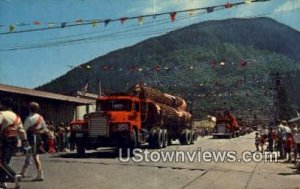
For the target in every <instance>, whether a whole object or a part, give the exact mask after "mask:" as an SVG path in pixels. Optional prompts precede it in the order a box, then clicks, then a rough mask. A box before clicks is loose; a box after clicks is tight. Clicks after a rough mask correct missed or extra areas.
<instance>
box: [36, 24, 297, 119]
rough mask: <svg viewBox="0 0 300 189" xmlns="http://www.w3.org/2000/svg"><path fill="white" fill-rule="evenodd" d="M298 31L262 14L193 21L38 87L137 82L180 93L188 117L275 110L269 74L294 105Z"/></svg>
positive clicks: (112, 86) (116, 87)
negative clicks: (190, 113)
mask: <svg viewBox="0 0 300 189" xmlns="http://www.w3.org/2000/svg"><path fill="white" fill-rule="evenodd" d="M299 52H300V33H299V32H297V31H294V30H293V29H291V28H289V27H287V26H285V25H282V24H280V23H277V22H276V21H274V20H271V19H267V18H258V19H230V20H224V21H209V22H204V23H199V24H195V25H192V26H189V27H186V28H183V29H180V30H177V31H173V32H170V33H168V34H166V35H164V36H160V37H156V38H152V39H148V40H146V41H143V42H141V43H139V44H136V45H134V46H132V47H127V48H124V49H120V50H117V51H114V52H111V53H109V54H107V55H104V56H101V57H98V58H96V59H94V60H91V61H89V62H87V63H85V64H82V65H81V66H79V67H77V68H75V69H73V70H71V71H69V72H68V73H66V74H65V75H63V76H61V77H59V78H57V79H55V80H53V81H51V82H50V83H48V84H46V85H44V86H41V87H39V89H40V90H46V91H52V92H57V93H63V94H72V93H74V92H75V91H77V90H80V89H81V88H82V87H83V86H84V85H85V84H87V83H88V91H89V92H93V93H97V91H98V83H99V81H101V83H102V87H103V89H104V91H107V92H111V91H118V92H122V91H126V90H127V89H128V88H129V87H131V86H132V85H133V84H135V83H137V82H143V83H146V84H148V85H150V86H153V87H155V88H159V89H161V90H162V91H163V92H167V93H172V94H176V95H180V96H182V97H184V98H185V99H187V100H188V101H189V103H190V105H191V108H192V111H193V114H194V117H203V116H205V115H206V114H208V113H213V112H214V111H216V110H218V109H223V108H228V109H232V110H234V111H236V112H238V113H239V114H246V115H250V116H254V117H255V116H257V115H262V114H264V115H268V116H271V114H272V112H274V99H275V97H276V96H278V93H277V92H278V90H277V91H276V90H275V89H276V88H275V84H276V83H275V80H276V78H275V77H274V75H279V76H280V79H281V80H282V82H281V83H282V85H281V86H280V87H281V88H282V90H284V91H286V100H283V101H282V102H283V103H285V104H286V106H287V109H288V110H289V111H286V112H287V113H288V112H291V111H292V109H298V106H299V102H297V100H295V95H297V94H298V93H297V92H299V91H300V89H299V88H298V87H297V86H294V85H293V83H295V82H296V79H295V78H296V75H297V72H296V71H297V70H298V69H299V66H300V54H299Z"/></svg>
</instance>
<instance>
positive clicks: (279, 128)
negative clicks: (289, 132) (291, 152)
mask: <svg viewBox="0 0 300 189" xmlns="http://www.w3.org/2000/svg"><path fill="white" fill-rule="evenodd" d="M286 125H287V122H286V121H285V120H283V121H281V122H280V124H279V125H278V126H277V137H278V139H277V147H278V150H279V159H285V158H286V154H285V152H284V135H285V132H286V129H285V126H286Z"/></svg>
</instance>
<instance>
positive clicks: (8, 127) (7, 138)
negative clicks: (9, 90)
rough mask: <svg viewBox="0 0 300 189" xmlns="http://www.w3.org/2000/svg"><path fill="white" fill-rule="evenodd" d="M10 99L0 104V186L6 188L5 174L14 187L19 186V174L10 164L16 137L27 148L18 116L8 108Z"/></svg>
mask: <svg viewBox="0 0 300 189" xmlns="http://www.w3.org/2000/svg"><path fill="white" fill-rule="evenodd" d="M11 105H12V99H4V100H3V101H2V102H1V105H0V138H1V141H0V143H1V155H0V158H1V161H0V167H1V168H0V187H1V188H6V183H5V182H6V181H7V176H8V177H10V179H13V180H14V182H15V183H16V188H18V187H20V185H19V179H20V175H19V174H17V173H16V172H15V171H14V170H13V169H12V168H11V167H10V166H9V163H10V160H11V157H12V155H13V154H14V152H15V150H16V148H17V142H18V137H20V139H21V140H22V143H23V147H25V148H24V149H25V150H27V151H28V150H29V148H30V147H29V144H28V141H27V137H26V133H25V131H24V129H23V124H22V121H21V119H20V117H19V116H18V115H17V114H16V113H14V112H13V111H12V110H11V109H10V108H11Z"/></svg>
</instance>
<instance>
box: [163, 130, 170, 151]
mask: <svg viewBox="0 0 300 189" xmlns="http://www.w3.org/2000/svg"><path fill="white" fill-rule="evenodd" d="M162 131H163V148H165V147H167V146H168V143H169V135H168V130H167V129H163V130H162Z"/></svg>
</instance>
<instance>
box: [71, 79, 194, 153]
mask: <svg viewBox="0 0 300 189" xmlns="http://www.w3.org/2000/svg"><path fill="white" fill-rule="evenodd" d="M96 107H97V111H96V112H93V113H89V114H86V115H85V116H84V120H81V121H73V122H72V123H71V140H72V141H73V142H74V143H75V145H76V146H77V154H78V155H80V156H82V155H84V154H85V150H86V149H96V148H98V147H103V146H113V147H119V148H136V147H138V146H139V145H143V144H146V143H148V144H149V146H150V147H151V148H165V147H166V146H168V145H169V144H171V141H172V140H175V139H179V141H180V143H181V144H186V145H188V144H193V143H194V142H195V140H196V139H197V135H196V132H195V129H194V128H193V127H192V123H191V122H192V116H191V114H190V113H189V112H188V111H187V104H186V102H185V101H184V100H183V99H182V98H180V97H176V96H172V95H169V94H165V93H162V92H160V91H159V90H156V89H153V88H150V87H148V86H145V85H142V84H137V85H135V86H133V87H132V88H131V89H130V90H129V91H128V92H127V93H125V94H120V93H115V94H111V95H110V96H101V97H99V98H98V99H97V104H96Z"/></svg>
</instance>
